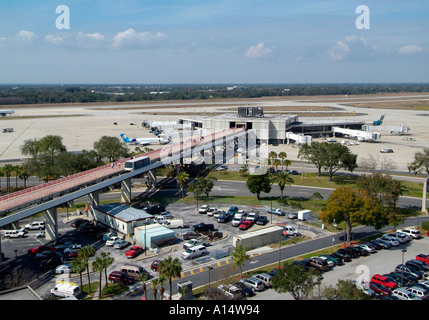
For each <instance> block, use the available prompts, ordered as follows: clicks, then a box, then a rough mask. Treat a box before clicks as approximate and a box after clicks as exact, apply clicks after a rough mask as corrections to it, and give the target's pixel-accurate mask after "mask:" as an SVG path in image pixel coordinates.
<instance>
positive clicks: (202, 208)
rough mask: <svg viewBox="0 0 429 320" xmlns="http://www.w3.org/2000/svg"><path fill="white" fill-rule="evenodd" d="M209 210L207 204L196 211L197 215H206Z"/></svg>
mask: <svg viewBox="0 0 429 320" xmlns="http://www.w3.org/2000/svg"><path fill="white" fill-rule="evenodd" d="M209 209H210V206H209V205H208V204H205V205H202V206H201V207H200V209H199V210H198V213H202V214H204V213H207V212H208V211H209Z"/></svg>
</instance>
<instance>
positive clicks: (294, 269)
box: [271, 263, 320, 300]
mask: <svg viewBox="0 0 429 320" xmlns="http://www.w3.org/2000/svg"><path fill="white" fill-rule="evenodd" d="M271 282H272V284H273V285H272V287H273V289H274V290H276V291H277V292H278V293H290V294H291V295H292V297H293V298H294V299H295V300H303V299H306V298H307V297H308V296H309V295H310V294H311V292H312V291H313V289H314V287H315V286H316V285H318V284H319V283H320V275H319V273H317V272H314V271H313V270H307V269H306V268H305V267H303V266H301V265H299V264H291V263H285V264H284V265H283V268H279V269H278V270H277V273H276V275H275V276H273V277H272V278H271Z"/></svg>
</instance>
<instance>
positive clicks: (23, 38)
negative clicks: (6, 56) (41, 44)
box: [0, 30, 37, 47]
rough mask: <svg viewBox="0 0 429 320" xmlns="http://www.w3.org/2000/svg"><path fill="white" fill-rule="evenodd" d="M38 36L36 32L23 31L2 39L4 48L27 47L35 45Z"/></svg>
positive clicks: (0, 43)
mask: <svg viewBox="0 0 429 320" xmlns="http://www.w3.org/2000/svg"><path fill="white" fill-rule="evenodd" d="M36 40H37V35H36V34H35V33H34V32H31V31H26V30H21V31H19V32H18V33H17V34H14V35H12V36H8V37H0V45H1V46H2V47H13V46H25V45H30V44H33V43H35V41H36Z"/></svg>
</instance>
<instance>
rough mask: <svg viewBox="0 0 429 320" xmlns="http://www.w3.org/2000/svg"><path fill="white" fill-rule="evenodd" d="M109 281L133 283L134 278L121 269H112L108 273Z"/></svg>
mask: <svg viewBox="0 0 429 320" xmlns="http://www.w3.org/2000/svg"><path fill="white" fill-rule="evenodd" d="M108 279H109V281H111V282H114V283H122V284H126V285H129V284H133V283H134V282H135V280H134V278H133V277H131V276H129V275H128V274H126V273H125V272H121V271H112V272H111V273H110V274H109V278H108Z"/></svg>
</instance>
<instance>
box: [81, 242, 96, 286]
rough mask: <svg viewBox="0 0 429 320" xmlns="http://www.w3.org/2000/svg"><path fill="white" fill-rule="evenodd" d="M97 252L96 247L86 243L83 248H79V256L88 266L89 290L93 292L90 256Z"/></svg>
mask: <svg viewBox="0 0 429 320" xmlns="http://www.w3.org/2000/svg"><path fill="white" fill-rule="evenodd" d="M94 253H95V249H94V248H93V247H92V246H90V245H86V246H84V247H82V249H80V250H79V253H78V258H79V257H80V258H81V259H82V261H83V262H85V266H86V272H87V274H88V292H89V293H91V279H90V278H89V262H88V261H89V257H90V256H92V255H93V254H94Z"/></svg>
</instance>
